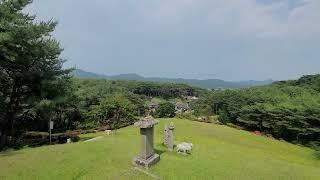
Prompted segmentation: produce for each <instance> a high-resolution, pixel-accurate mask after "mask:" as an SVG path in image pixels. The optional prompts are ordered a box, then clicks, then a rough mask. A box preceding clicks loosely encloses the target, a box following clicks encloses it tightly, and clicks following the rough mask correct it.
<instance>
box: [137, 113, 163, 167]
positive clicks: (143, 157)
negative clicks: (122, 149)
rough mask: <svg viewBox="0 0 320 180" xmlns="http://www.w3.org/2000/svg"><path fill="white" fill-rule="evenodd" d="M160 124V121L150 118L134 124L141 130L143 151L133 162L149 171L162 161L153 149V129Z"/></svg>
mask: <svg viewBox="0 0 320 180" xmlns="http://www.w3.org/2000/svg"><path fill="white" fill-rule="evenodd" d="M158 123H159V121H158V120H156V119H154V118H152V117H151V116H149V117H146V118H144V119H142V120H140V121H138V122H136V123H135V124H134V125H135V126H136V127H138V128H140V139H141V145H140V148H141V150H140V154H139V155H138V156H137V157H135V158H134V160H133V161H134V163H135V164H137V165H141V166H144V167H145V168H147V169H148V168H149V167H150V166H151V165H153V164H156V163H157V162H158V161H159V160H160V155H159V154H156V153H155V152H154V148H153V131H154V128H153V127H154V125H156V124H158Z"/></svg>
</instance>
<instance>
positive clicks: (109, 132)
mask: <svg viewBox="0 0 320 180" xmlns="http://www.w3.org/2000/svg"><path fill="white" fill-rule="evenodd" d="M104 132H106V133H107V135H110V134H112V131H111V130H105V131H104Z"/></svg>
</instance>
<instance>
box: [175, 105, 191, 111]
mask: <svg viewBox="0 0 320 180" xmlns="http://www.w3.org/2000/svg"><path fill="white" fill-rule="evenodd" d="M189 109H190V108H189V104H188V103H177V104H176V107H175V110H176V113H183V112H186V111H188V110H189Z"/></svg>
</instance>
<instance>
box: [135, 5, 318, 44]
mask: <svg viewBox="0 0 320 180" xmlns="http://www.w3.org/2000/svg"><path fill="white" fill-rule="evenodd" d="M290 1H292V0H282V1H276V2H274V3H269V4H259V3H257V2H256V0H227V1H226V0H161V1H152V3H141V4H140V5H142V6H143V8H142V9H143V10H144V11H143V13H144V15H145V17H147V18H148V19H149V20H150V21H153V22H154V23H162V24H163V25H173V24H177V25H179V24H183V23H184V22H187V21H188V19H189V18H194V17H196V18H198V20H199V21H203V20H205V22H206V23H205V24H202V25H203V27H202V28H209V29H212V30H215V31H217V30H218V31H223V32H226V33H233V34H248V35H255V36H256V37H263V38H265V37H288V36H289V37H293V36H295V37H297V38H310V37H313V36H314V35H315V34H316V33H320V24H319V23H317V22H318V21H319V19H320V1H319V0H304V1H303V2H301V3H300V4H299V6H296V7H290V6H292V3H290ZM301 4H304V5H301Z"/></svg>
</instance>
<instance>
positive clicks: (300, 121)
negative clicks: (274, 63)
mask: <svg viewBox="0 0 320 180" xmlns="http://www.w3.org/2000/svg"><path fill="white" fill-rule="evenodd" d="M194 109H195V112H196V113H198V114H212V115H214V114H216V115H219V121H220V122H222V123H224V124H227V123H232V124H234V125H237V126H240V127H243V128H245V129H247V130H251V131H255V130H257V131H261V132H263V133H265V134H269V135H272V136H273V137H275V138H279V139H284V140H286V141H290V142H294V143H301V144H307V145H312V146H316V145H319V143H320V75H309V76H303V77H302V78H300V79H298V80H293V81H280V82H275V83H273V84H272V85H269V86H261V87H254V88H247V89H240V90H226V91H212V92H211V93H209V94H206V95H205V96H202V97H201V98H200V99H199V101H198V102H196V103H195V104H194Z"/></svg>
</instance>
